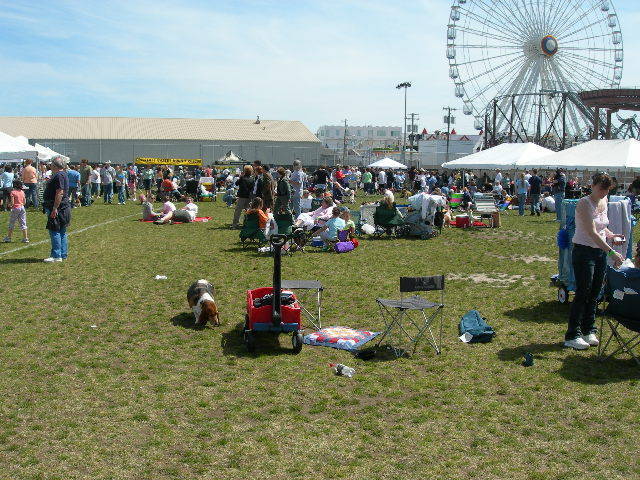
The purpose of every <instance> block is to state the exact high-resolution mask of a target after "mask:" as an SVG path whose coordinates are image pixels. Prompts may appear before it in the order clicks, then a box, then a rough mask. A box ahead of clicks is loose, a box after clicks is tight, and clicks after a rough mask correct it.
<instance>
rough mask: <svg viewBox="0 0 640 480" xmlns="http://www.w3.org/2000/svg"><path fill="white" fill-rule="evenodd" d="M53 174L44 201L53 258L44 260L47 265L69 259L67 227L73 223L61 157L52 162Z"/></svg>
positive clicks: (66, 180) (66, 179)
mask: <svg viewBox="0 0 640 480" xmlns="http://www.w3.org/2000/svg"><path fill="white" fill-rule="evenodd" d="M51 173H52V176H51V180H49V181H48V182H47V186H46V187H45V189H44V196H43V200H42V201H43V203H44V213H45V214H46V215H47V230H49V237H50V239H51V256H50V257H48V258H45V259H44V261H45V262H47V263H51V262H61V261H62V260H64V259H66V258H67V255H68V243H67V226H68V225H69V223H71V208H70V207H69V179H68V178H67V174H66V172H65V171H64V161H63V160H62V159H61V158H60V157H55V158H53V160H52V161H51Z"/></svg>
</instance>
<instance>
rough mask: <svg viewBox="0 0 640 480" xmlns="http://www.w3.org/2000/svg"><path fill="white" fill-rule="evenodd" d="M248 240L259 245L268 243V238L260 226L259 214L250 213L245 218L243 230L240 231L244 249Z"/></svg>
mask: <svg viewBox="0 0 640 480" xmlns="http://www.w3.org/2000/svg"><path fill="white" fill-rule="evenodd" d="M247 240H249V241H255V242H257V243H258V244H259V245H262V244H265V243H267V237H265V235H264V232H263V231H262V229H261V228H260V226H259V223H258V214H257V213H250V214H249V215H245V217H244V223H243V224H242V230H240V242H242V247H243V248H244V246H245V242H246V241H247Z"/></svg>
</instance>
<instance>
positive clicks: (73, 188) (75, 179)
mask: <svg viewBox="0 0 640 480" xmlns="http://www.w3.org/2000/svg"><path fill="white" fill-rule="evenodd" d="M67 178H68V179H69V202H70V203H71V208H75V207H76V203H77V202H78V184H79V183H80V172H78V171H77V170H76V166H75V165H70V166H69V169H68V170H67Z"/></svg>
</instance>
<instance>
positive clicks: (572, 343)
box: [564, 337, 589, 350]
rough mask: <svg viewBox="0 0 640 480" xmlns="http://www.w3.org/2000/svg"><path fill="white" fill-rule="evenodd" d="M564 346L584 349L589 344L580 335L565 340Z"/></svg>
mask: <svg viewBox="0 0 640 480" xmlns="http://www.w3.org/2000/svg"><path fill="white" fill-rule="evenodd" d="M564 346H565V347H569V348H573V349H575V350H586V349H587V348H589V344H588V343H587V342H585V341H584V340H583V339H582V337H578V338H574V339H573V340H565V341H564Z"/></svg>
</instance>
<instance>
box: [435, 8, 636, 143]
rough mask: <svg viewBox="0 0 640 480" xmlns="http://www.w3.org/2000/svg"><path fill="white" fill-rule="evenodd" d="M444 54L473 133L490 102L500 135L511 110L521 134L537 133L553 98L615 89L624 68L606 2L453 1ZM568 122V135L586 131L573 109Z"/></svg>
mask: <svg viewBox="0 0 640 480" xmlns="http://www.w3.org/2000/svg"><path fill="white" fill-rule="evenodd" d="M446 56H447V58H448V59H449V77H450V78H451V79H452V80H453V82H454V84H455V95H456V97H458V98H460V99H462V101H463V112H464V114H465V115H473V116H475V127H476V128H477V129H478V130H480V129H482V128H483V126H484V120H485V112H486V110H487V107H488V106H489V105H491V104H492V103H495V104H496V107H497V108H500V109H501V111H503V112H507V113H505V114H504V115H502V116H501V120H500V121H499V122H498V125H497V130H500V129H504V128H505V125H504V123H506V121H505V118H508V117H509V115H511V117H514V113H513V112H516V114H517V116H518V117H519V121H518V122H517V123H518V125H519V127H518V128H521V129H522V130H523V131H527V130H531V129H532V126H533V125H534V124H535V123H538V128H540V127H539V123H540V122H541V121H543V122H547V123H548V122H550V121H552V119H551V116H552V115H553V113H552V112H553V111H554V109H556V107H557V106H558V104H559V102H560V100H559V96H558V95H555V94H554V92H556V93H557V92H579V91H583V90H595V89H600V88H616V87H619V85H620V81H621V79H622V68H623V62H624V54H623V42H622V32H621V29H620V24H619V19H618V16H617V14H616V12H615V9H614V6H613V4H612V2H611V1H609V0H455V1H454V2H453V5H452V7H451V13H450V17H449V24H448V27H447V50H446ZM494 99H499V100H498V101H496V102H494ZM498 102H499V103H498ZM509 110H511V111H512V113H511V114H509V113H508V111H509ZM566 117H567V118H566V122H567V124H568V125H569V126H570V131H571V132H572V134H576V135H579V134H581V133H584V132H585V131H586V130H587V129H588V121H587V119H586V116H585V112H584V111H582V110H580V109H579V108H577V107H576V106H575V105H572V106H571V107H570V108H569V109H568V111H567V112H566Z"/></svg>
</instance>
